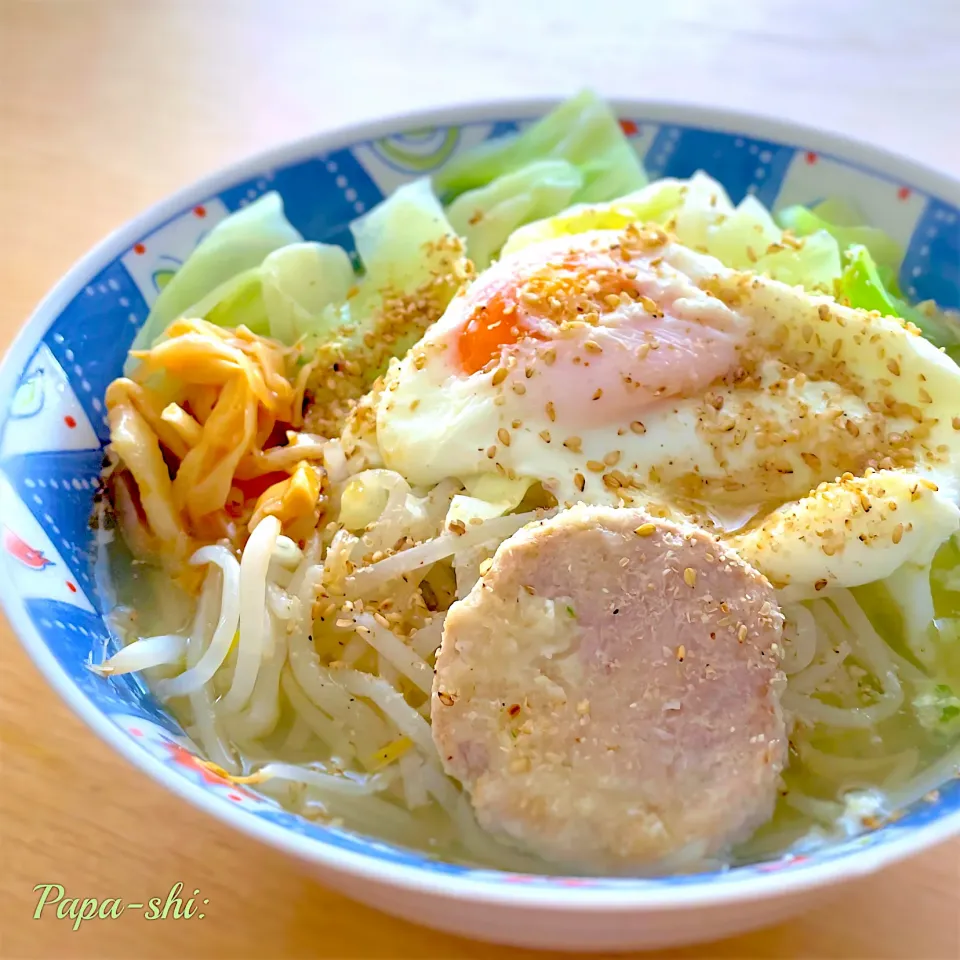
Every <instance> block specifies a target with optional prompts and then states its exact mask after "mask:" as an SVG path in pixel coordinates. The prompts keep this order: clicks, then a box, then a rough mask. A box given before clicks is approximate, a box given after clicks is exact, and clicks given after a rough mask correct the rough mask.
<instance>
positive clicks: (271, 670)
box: [225, 635, 287, 740]
mask: <svg viewBox="0 0 960 960" xmlns="http://www.w3.org/2000/svg"><path fill="white" fill-rule="evenodd" d="M286 659H287V645H286V641H285V639H284V637H283V636H282V635H280V636H279V637H278V638H277V639H276V640H275V645H274V651H273V654H272V655H271V656H270V657H268V658H267V659H266V660H265V661H264V662H263V665H262V666H261V668H260V670H259V671H258V673H257V680H256V683H255V685H254V688H253V695H252V696H251V697H250V703H249V705H248V706H247V708H246V710H244V711H242V712H241V713H238V714H234V715H232V716H230V717H228V718H225V725H226V727H227V729H228V730H229V731H230V733H231V734H232V735H233V738H234V739H235V740H257V739H259V738H261V737H264V736H266V735H267V734H269V733H272V732H273V730H274V728H275V727H276V725H277V722H278V721H279V720H280V671H281V670H282V669H283V665H284V663H285V662H286Z"/></svg>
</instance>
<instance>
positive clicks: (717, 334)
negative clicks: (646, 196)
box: [451, 235, 739, 427]
mask: <svg viewBox="0 0 960 960" xmlns="http://www.w3.org/2000/svg"><path fill="white" fill-rule="evenodd" d="M616 241H617V238H616V235H613V236H612V237H611V238H609V239H608V238H604V242H594V243H588V244H584V245H583V246H581V247H579V248H574V249H569V247H568V248H567V249H556V248H554V249H552V250H549V251H532V250H531V251H526V252H525V253H526V257H525V256H524V255H523V254H521V256H520V257H518V258H515V259H514V258H511V260H510V261H505V262H501V264H499V265H497V266H496V267H494V268H492V269H491V270H490V271H489V272H488V274H487V275H486V276H485V277H482V278H480V279H479V280H478V282H477V283H476V284H475V285H474V287H473V288H472V289H471V290H470V291H469V292H468V293H467V295H466V297H465V298H464V300H462V301H460V304H459V306H458V307H457V308H456V309H455V313H454V315H456V314H459V318H458V319H459V323H457V324H455V325H453V326H452V328H451V334H452V337H451V339H452V341H453V343H452V346H453V347H454V351H453V358H452V359H454V362H455V364H456V368H457V369H458V372H459V373H460V375H463V376H472V375H475V374H479V373H481V372H484V373H490V372H491V371H493V373H494V376H493V381H492V386H493V388H494V389H497V390H502V389H508V390H512V391H513V392H514V393H515V394H517V395H521V396H523V395H526V396H527V400H526V401H525V405H527V406H529V405H530V404H533V405H534V406H539V409H540V410H543V409H545V407H546V404H547V403H548V402H549V403H550V404H551V407H552V409H554V410H555V411H556V413H557V416H558V418H562V419H563V420H567V421H569V423H570V425H571V426H574V425H577V426H584V427H586V426H588V425H599V424H609V423H613V422H614V421H620V420H624V422H625V423H628V424H629V423H630V422H631V421H632V420H633V419H634V417H635V415H636V413H637V412H638V411H639V410H641V409H643V408H645V407H646V406H649V405H650V404H651V403H653V402H655V401H657V400H659V399H662V398H668V397H675V396H685V395H689V394H690V393H691V392H694V391H697V390H702V389H703V388H705V387H706V386H707V385H708V384H709V383H710V382H711V381H713V380H715V379H716V378H717V377H721V376H723V375H724V374H726V373H727V372H728V371H729V370H730V369H731V368H732V367H734V366H735V361H736V353H737V341H738V340H739V335H738V327H739V324H738V323H737V318H736V317H735V316H733V315H732V314H731V311H730V310H729V309H728V308H727V307H726V306H725V305H724V304H722V303H720V302H719V301H718V300H716V299H713V298H709V297H708V296H707V295H706V294H705V293H704V292H703V291H702V290H700V289H699V288H698V287H697V286H696V285H695V284H694V283H692V282H691V280H690V278H689V277H687V276H686V275H684V274H683V272H682V271H681V270H677V269H674V268H672V267H671V266H669V264H667V263H665V262H664V257H663V256H662V255H661V254H662V253H663V252H664V251H663V250H662V246H661V245H659V244H658V246H657V247H656V248H655V249H654V250H647V249H638V250H633V249H629V248H628V246H627V244H626V243H625V242H623V241H621V242H620V243H618V242H616ZM537 254H539V256H538V255H537ZM498 367H499V368H501V369H499V370H496V369H495V368H498ZM519 367H522V368H523V369H522V370H521V369H518V368H519ZM518 377H519V378H521V379H522V380H523V384H522V386H515V385H514V383H513V381H514V380H516V379H517V378H518Z"/></svg>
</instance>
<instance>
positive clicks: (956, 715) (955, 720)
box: [911, 683, 960, 737]
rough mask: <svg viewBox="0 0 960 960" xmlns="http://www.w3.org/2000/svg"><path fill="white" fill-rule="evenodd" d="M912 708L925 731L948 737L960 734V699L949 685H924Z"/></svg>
mask: <svg viewBox="0 0 960 960" xmlns="http://www.w3.org/2000/svg"><path fill="white" fill-rule="evenodd" d="M911 706H912V707H913V712H914V714H915V715H916V717H917V720H918V721H919V722H920V725H921V726H922V727H923V728H924V729H925V730H928V731H929V732H931V733H935V734H938V735H941V736H946V737H953V736H954V735H956V734H958V733H960V697H958V696H957V695H956V693H954V691H953V689H952V688H951V687H949V686H947V684H945V683H930V684H924V685H923V687H922V689H921V691H920V693H918V694H917V696H915V697H914V698H913V700H912V702H911Z"/></svg>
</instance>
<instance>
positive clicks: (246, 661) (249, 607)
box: [222, 516, 280, 713]
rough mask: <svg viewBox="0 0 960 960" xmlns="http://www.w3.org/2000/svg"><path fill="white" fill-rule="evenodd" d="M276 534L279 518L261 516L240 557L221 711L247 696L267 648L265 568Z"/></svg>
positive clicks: (236, 708) (234, 706)
mask: <svg viewBox="0 0 960 960" xmlns="http://www.w3.org/2000/svg"><path fill="white" fill-rule="evenodd" d="M279 535H280V521H279V520H278V519H277V518H276V517H273V516H266V517H264V518H263V519H262V520H261V521H260V523H258V524H257V526H256V527H255V529H254V531H253V533H251V534H250V539H249V540H248V541H247V545H246V547H245V548H244V551H243V556H242V557H241V558H240V641H239V644H238V646H237V665H236V668H235V669H234V671H233V681H232V683H231V684H230V689H229V690H228V691H227V693H226V695H225V696H224V698H223V703H222V707H223V710H224V711H225V712H230V713H236V712H237V711H239V710H240V709H241V708H242V707H243V705H244V704H245V703H246V702H247V701H248V700H249V699H250V696H251V695H252V693H253V688H254V685H255V684H256V682H257V672H258V670H259V669H260V662H261V660H262V659H263V657H264V655H265V653H266V651H267V646H268V643H267V636H268V635H270V631H269V629H268V619H267V612H266V609H265V604H266V592H267V568H268V567H269V565H270V556H271V554H272V553H273V548H274V546H275V545H276V542H277V537H278V536H279Z"/></svg>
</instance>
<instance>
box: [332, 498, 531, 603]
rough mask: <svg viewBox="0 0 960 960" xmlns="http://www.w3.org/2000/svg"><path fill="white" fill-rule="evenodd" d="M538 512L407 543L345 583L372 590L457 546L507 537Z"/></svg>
mask: <svg viewBox="0 0 960 960" xmlns="http://www.w3.org/2000/svg"><path fill="white" fill-rule="evenodd" d="M540 516H541V515H540V514H538V513H536V512H533V513H520V514H511V515H510V516H506V517H495V518H494V519H492V520H484V521H483V523H480V524H477V525H476V526H472V527H470V528H469V529H468V530H467V532H466V533H464V534H462V535H460V536H457V535H456V534H452V533H445V534H442V535H441V536H439V537H436V538H435V539H433V540H429V541H427V542H426V543H421V544H419V545H418V546H416V547H410V549H408V550H403V551H401V552H400V553H395V554H394V555H393V556H391V557H387V558H386V559H385V560H380V561H378V562H377V563H373V564H371V565H370V566H368V567H363V568H361V569H360V570H358V571H357V572H356V573H355V574H354V575H353V576H352V577H350V578H349V579H348V580H347V586H348V587H349V588H350V589H351V591H353V592H363V591H365V590H375V589H377V588H378V587H381V586H383V585H385V584H386V583H389V581H390V580H392V579H393V578H394V577H399V576H402V575H403V574H405V573H410V572H412V571H414V570H418V569H420V568H422V567H426V566H429V565H430V564H432V563H436V562H437V561H438V560H444V559H446V558H447V557H450V556H453V555H454V554H455V553H459V552H460V551H461V550H467V549H469V548H470V547H474V546H477V544H480V543H486V542H487V541H488V540H492V539H503V538H505V537H509V536H511V535H512V534H514V533H516V532H517V531H518V530H519V529H520V528H521V527H523V526H526V525H527V524H528V523H530V522H531V521H533V520H537V519H539V518H540ZM543 516H545V514H544V515H543Z"/></svg>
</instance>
